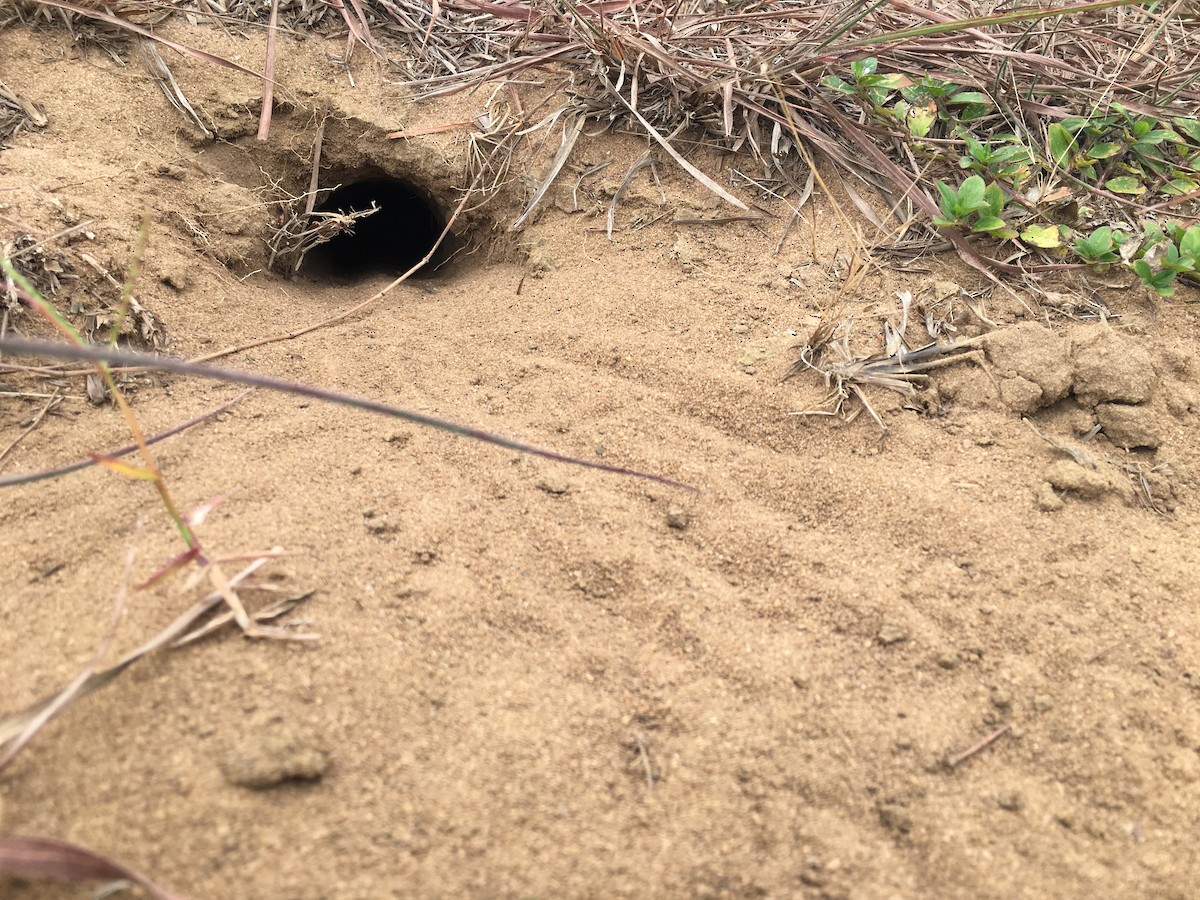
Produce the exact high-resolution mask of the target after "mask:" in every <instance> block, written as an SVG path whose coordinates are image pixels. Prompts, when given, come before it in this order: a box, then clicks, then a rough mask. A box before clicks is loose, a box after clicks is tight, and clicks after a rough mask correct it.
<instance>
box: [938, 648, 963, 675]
mask: <svg viewBox="0 0 1200 900" xmlns="http://www.w3.org/2000/svg"><path fill="white" fill-rule="evenodd" d="M934 662H935V663H937V665H938V668H940V669H945V670H946V671H948V672H949V671H953V670H954V669H957V668H958V654H957V653H955V652H954V651H953V650H942V651H940V652H939V653H938V655H937V656H936V657H934Z"/></svg>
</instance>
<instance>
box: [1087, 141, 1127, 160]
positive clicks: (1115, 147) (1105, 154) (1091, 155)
mask: <svg viewBox="0 0 1200 900" xmlns="http://www.w3.org/2000/svg"><path fill="white" fill-rule="evenodd" d="M1124 150H1125V148H1124V147H1123V146H1122V145H1121V144H1114V143H1111V142H1105V143H1101V144H1095V145H1094V146H1092V147H1091V148H1090V149H1089V150H1088V152H1087V156H1088V159H1111V158H1112V157H1114V156H1117V155H1119V154H1121V153H1123V152H1124Z"/></svg>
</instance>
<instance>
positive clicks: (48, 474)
mask: <svg viewBox="0 0 1200 900" xmlns="http://www.w3.org/2000/svg"><path fill="white" fill-rule="evenodd" d="M251 393H252V392H251V391H243V392H242V393H240V394H238V395H237V396H236V397H234V398H233V399H232V400H230V401H229V402H228V403H224V404H222V405H221V406H218V407H217V408H216V409H214V410H211V411H209V412H206V413H204V414H203V415H200V416H196V417H195V418H194V419H189V420H188V421H186V422H184V423H182V424H180V425H176V426H175V427H174V428H169V429H167V430H166V431H162V432H159V433H158V434H156V435H154V436H153V437H148V438H146V444H147V445H150V444H157V443H158V442H159V441H165V440H166V439H167V438H169V437H174V436H175V435H177V434H179V433H180V432H182V431H187V430H188V429H189V428H192V427H194V426H196V425H199V424H200V423H201V422H207V421H208V420H209V419H211V418H214V417H215V416H219V415H221V413H224V412H228V411H229V410H230V409H232V408H233V407H234V406H235V405H236V404H238V403H240V402H241V401H242V400H244V399H245V398H246V397H248V396H250V394H251ZM137 449H138V445H137V444H128V445H126V446H124V447H121V448H120V449H118V450H110V451H108V452H107V453H104V454H99V455H101V456H104V457H106V458H108V459H115V458H116V457H119V456H128V455H129V454H130V453H133V452H135V451H136V450H137ZM95 464H96V461H95V459H85V460H81V461H80V462H77V463H72V464H70V465H67V466H59V467H57V468H54V469H43V470H42V471H40V472H28V473H22V474H20V475H8V476H6V477H4V478H0V488H5V487H12V486H14V485H18V484H31V483H32V482H35V481H44V480H45V479H47V478H57V477H59V476H60V475H69V474H70V473H71V472H78V471H79V470H80V469H86V468H87V467H88V466H94V465H95Z"/></svg>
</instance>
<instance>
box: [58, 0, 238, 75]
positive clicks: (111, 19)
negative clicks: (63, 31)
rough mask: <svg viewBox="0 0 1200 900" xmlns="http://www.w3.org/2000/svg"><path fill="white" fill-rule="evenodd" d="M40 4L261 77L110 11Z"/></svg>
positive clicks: (63, 0) (64, 3)
mask: <svg viewBox="0 0 1200 900" xmlns="http://www.w3.org/2000/svg"><path fill="white" fill-rule="evenodd" d="M34 2H35V3H37V4H38V5H40V6H54V7H57V8H58V9H62V10H66V11H67V12H70V13H74V14H75V15H77V16H83V17H84V18H86V19H95V20H96V21H98V22H104V23H106V24H108V25H112V26H115V27H116V28H119V29H121V30H122V31H128V32H130V33H132V34H137V35H141V36H142V37H144V38H148V39H150V40H152V41H156V42H158V43H160V44H162V45H163V46H164V47H170V48H171V49H172V50H174V51H175V52H176V53H182V54H183V55H184V56H190V57H192V58H193V59H198V60H200V62H204V63H209V64H211V65H214V66H221V67H222V68H225V69H232V70H233V71H235V72H241V73H242V74H243V75H250V76H252V77H254V78H261V77H262V73H260V72H255V71H254V70H253V69H247V68H246V67H245V66H243V65H239V64H238V63H235V62H233V61H231V60H228V59H225V57H223V56H217V55H216V54H215V53H209V52H208V51H207V50H197V49H196V48H195V47H188V46H186V45H185V44H180V43H178V42H176V41H173V40H171V39H170V38H165V37H163V36H162V35H159V34H155V33H154V32H152V31H149V30H147V29H145V28H143V27H142V26H140V25H136V24H134V23H133V22H130V21H129V20H128V19H122V18H119V17H117V16H114V15H112V14H111V13H107V12H101V11H100V10H98V9H90V8H88V7H86V6H79V5H77V4H75V3H68V2H67V0H34Z"/></svg>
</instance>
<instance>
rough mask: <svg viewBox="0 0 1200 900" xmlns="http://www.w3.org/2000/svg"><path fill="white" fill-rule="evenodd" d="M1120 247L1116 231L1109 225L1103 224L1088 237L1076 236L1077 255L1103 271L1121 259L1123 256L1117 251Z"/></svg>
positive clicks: (1075, 248)
mask: <svg viewBox="0 0 1200 900" xmlns="http://www.w3.org/2000/svg"><path fill="white" fill-rule="evenodd" d="M1117 234H1120V232H1117ZM1119 247H1120V243H1119V239H1118V238H1117V237H1114V232H1113V230H1112V228H1110V227H1109V226H1108V225H1102V226H1101V227H1099V228H1097V229H1096V230H1095V231H1093V232H1092V233H1091V234H1089V235H1088V236H1087V237H1083V236H1076V238H1075V243H1074V245H1073V249H1074V250H1075V255H1076V256H1078V257H1079V258H1080V259H1082V260H1083V261H1084V262H1087V263H1091V264H1092V265H1094V266H1096V267H1097V268H1098V269H1100V270H1101V271H1103V270H1104V269H1106V268H1107V267H1108V266H1109V264H1111V263H1115V262H1118V261H1119V260H1120V258H1121V257H1120V256H1119V255H1118V253H1117V251H1118V249H1119Z"/></svg>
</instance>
